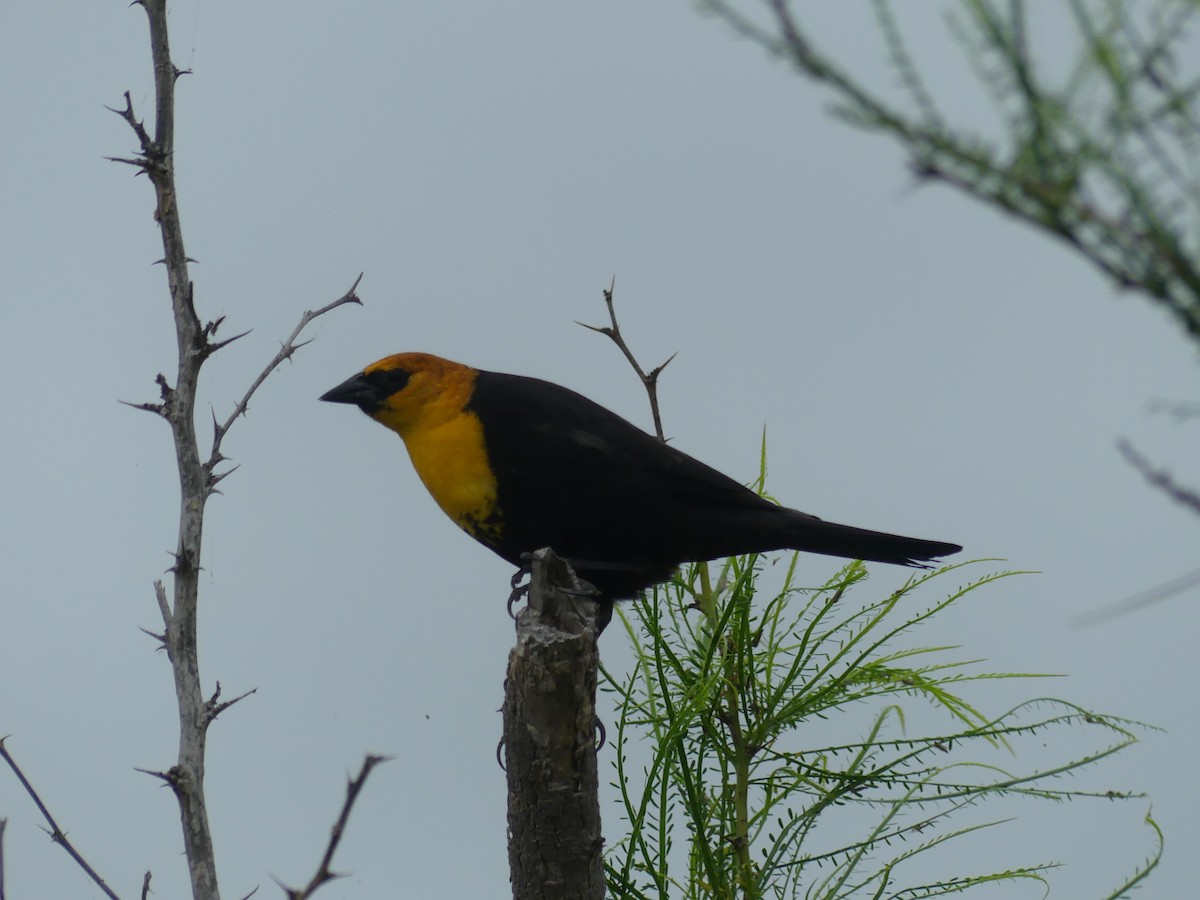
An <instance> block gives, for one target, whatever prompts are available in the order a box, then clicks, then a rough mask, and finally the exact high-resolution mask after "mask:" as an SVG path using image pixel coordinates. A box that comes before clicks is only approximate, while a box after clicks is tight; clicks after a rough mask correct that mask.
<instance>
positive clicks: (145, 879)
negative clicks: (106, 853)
mask: <svg viewBox="0 0 1200 900" xmlns="http://www.w3.org/2000/svg"><path fill="white" fill-rule="evenodd" d="M149 897H150V870H149V869H147V870H146V874H145V875H143V876H142V900H148V898H149ZM0 900H4V898H3V897H0Z"/></svg>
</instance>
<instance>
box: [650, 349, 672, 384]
mask: <svg viewBox="0 0 1200 900" xmlns="http://www.w3.org/2000/svg"><path fill="white" fill-rule="evenodd" d="M678 355H679V351H678V350H676V351H675V352H674V353H672V354H671V355H670V356H668V357H667V361H666V362H665V363H663V364H662V365H660V366H659V367H658V368H656V369H652V370H651V372H650V374H649V375H647V376H646V377H647V378H649V379H650V380H651V381H653V380H654V379H655V378H658V373H659V372H661V371H662V370H663V369H665V368H666V367H667V366H669V365H670V364H671V361H672V360H673V359H675V357H677V356H678Z"/></svg>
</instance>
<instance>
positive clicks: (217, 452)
mask: <svg viewBox="0 0 1200 900" xmlns="http://www.w3.org/2000/svg"><path fill="white" fill-rule="evenodd" d="M360 281H362V274H361V273H360V274H359V276H358V277H357V278H355V279H354V284H352V285H350V290H348V291H346V293H344V294H343V295H342V296H341V297H339V298H338V299H336V300H334V301H333V302H332V303H330V304H328V305H327V306H322V307H321V308H320V309H318V310H315V311H313V310H310V311H308V312H306V313H305V314H304V315H302V316H301V317H300V324H298V325H297V326H296V327H295V328H294V329H293V330H292V333H291V334H290V335H288V338H287V340H285V341H284V342H283V344H282V346H280V348H279V352H278V353H276V354H275V356H274V358H273V359H272V360H271V361H270V362H269V363H267V365H266V368H264V369H263V370H262V371H261V372H260V373H259V374H258V377H257V378H255V379H254V381H253V382H252V383H251V384H250V387H249V389H247V391H246V393H245V395H244V396H243V397H242V399H241V400H239V401H238V402H237V405H236V406H234V408H233V412H231V413H230V414H229V418H227V419H226V420H225V421H224V423H222V424H220V425H218V426H217V427H216V428H215V429H214V431H213V445H212V453H211V454H209V457H208V467H209V471H210V473H211V470H212V467H213V466H215V465H216V464H217V463H218V462H220V461H221V459H222V458H223V457H222V456H221V441H223V440H224V439H225V435H226V434H228V433H229V429H230V428H232V427H233V423H234V422H235V421H237V418H238V416H244V415H245V414H246V410H247V409H248V408H249V405H250V398H251V397H253V396H254V392H255V391H257V390H258V389H259V387H260V386H261V385H262V383H263V382H264V381H266V380H267V378H268V377H269V376H270V374H271V373H272V372H274V371H275V369H277V368H278V367H279V366H280V364H281V363H283V361H284V360H287V359H291V358H292V355H293V354H294V353H295V352H296V351H297V350H299V349H300V348H301V347H303V346H304V345H305V344H307V343H308V341H301V342H300V343H298V344H297V343H296V338H298V337H299V336H300V333H301V332H302V331H304V329H305V328H307V327H308V325H309V323H310V322H312V321H313V320H314V319H318V318H320V317H321V316H323V315H325V314H326V313H327V312H331V311H332V310H335V309H337V308H338V307H339V306H345V305H346V304H347V303H357V304H358V305H360V306H361V305H362V300H360V299H359V297H358V295H357V294H356V293H355V289H356V288H357V287H358V283H359V282H360ZM214 330H215V329H214ZM237 337H242V335H238V336H237ZM234 340H237V338H236V337H235V338H230V339H229V340H228V341H224V342H222V343H221V344H217V345H213V346H214V348H219V347H222V346H225V345H226V344H229V343H230V341H234ZM229 474H230V472H225V473H223V474H221V475H218V476H214V477H215V480H212V479H210V485H216V483H217V481H220V480H221V479H222V478H225V477H226V476H228V475H229Z"/></svg>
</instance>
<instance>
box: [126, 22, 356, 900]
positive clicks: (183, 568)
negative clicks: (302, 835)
mask: <svg viewBox="0 0 1200 900" xmlns="http://www.w3.org/2000/svg"><path fill="white" fill-rule="evenodd" d="M136 5H139V6H141V7H142V8H143V9H144V10H145V11H146V17H147V20H148V22H149V27H150V50H151V55H152V58H153V62H154V88H155V91H154V128H153V133H151V131H150V130H149V129H147V128H146V127H145V126H144V125H143V123H142V121H141V120H140V119H139V118H138V117H137V114H136V112H135V111H134V108H133V102H132V100H131V99H130V96H129V93H128V92H126V93H125V105H124V108H123V109H115V110H114V112H116V113H117V114H118V115H119V116H120V117H121V118H122V119H123V120H124V121H125V122H126V123H127V124H128V125H129V127H130V128H131V129H132V131H133V133H134V135H135V137H136V138H137V142H138V151H137V155H136V157H135V158H132V159H124V158H123V159H117V160H116V161H118V162H121V163H125V164H130V165H134V166H137V167H138V168H139V169H140V171H141V172H142V173H144V174H145V175H146V176H147V177H148V178H149V180H150V183H151V184H152V185H153V187H154V193H155V213H154V217H155V220H156V221H157V222H158V224H159V230H160V232H161V236H162V243H163V256H162V259H161V260H160V261H161V262H162V263H163V265H164V267H165V268H166V272H167V286H168V290H169V292H170V296H171V310H172V314H173V319H174V322H175V338H176V345H177V350H178V365H177V368H176V373H175V381H174V384H171V383H170V382H169V381H168V379H167V378H166V377H165V376H164V375H161V374H160V375H159V376H158V377H157V379H156V381H157V383H158V386H159V391H160V396H161V400H160V402H157V403H141V404H131V405H134V406H136V408H138V409H143V410H146V411H148V412H153V413H155V414H156V415H159V416H161V417H162V418H163V419H164V420H166V422H167V423H168V424H169V425H170V428H171V434H172V437H173V439H174V445H175V459H176V465H177V469H178V474H179V487H180V497H179V500H180V505H179V534H178V539H177V543H176V549H175V552H174V563H173V565H172V566H171V569H170V572H171V576H172V597H171V599H170V600H168V597H167V591H166V588H165V587H164V585H163V584H162V582H160V581H158V582H155V585H154V593H155V598H156V601H157V603H158V607H159V612H160V614H161V615H162V620H163V625H164V630H163V635H162V643H163V646H164V647H165V649H166V651H167V656H168V658H169V659H170V661H171V670H172V673H173V676H174V679H175V695H176V700H177V705H178V713H179V754H178V760H177V762H176V763H175V765H173V766H171V768H170V769H169V770H168V771H166V772H159V773H154V774H156V775H157V777H160V778H162V779H163V780H164V781H166V783H167V784H169V785H170V786H171V788H172V790H173V791H174V792H175V797H176V799H177V801H178V803H179V813H180V820H181V824H182V828H183V839H184V853H185V855H186V857H187V861H188V870H189V875H190V879H191V884H192V895H193V898H194V900H220V891H219V889H218V884H217V870H216V860H215V856H214V853H213V842H212V833H211V830H210V827H209V821H208V812H207V808H206V805H205V797H204V766H205V746H206V737H207V731H208V726H209V725H210V724H211V723H212V721H213V720H214V719H215V718H216V716H217V715H219V714H220V713H221V712H222V711H224V710H225V709H228V708H229V707H230V706H231V705H232V704H233V703H236V702H237V701H238V700H240V699H242V697H244V696H246V695H245V694H243V695H242V697H237V698H235V699H234V700H231V701H226V702H224V703H218V702H217V698H218V696H219V689H218V694H214V696H213V697H212V698H211V699H208V698H206V697H205V696H204V692H203V690H202V683H201V678H200V663H199V656H198V652H197V644H196V633H197V614H198V599H199V583H200V559H201V543H202V537H203V531H204V507H205V503H206V501H207V500H208V498H209V497H210V496H212V494H214V493H216V485H217V484H218V483H219V482H220V481H221V479H222V478H225V477H226V476H228V475H229V474H230V472H228V471H226V472H223V473H219V474H218V473H214V471H213V469H214V467H215V466H216V465H217V464H218V463H220V462H221V461H223V460H224V457H223V456H222V455H221V441H222V439H223V438H224V437H225V435H226V434H227V433H228V431H229V429H230V427H232V424H233V422H234V420H235V419H236V418H237V417H238V416H240V415H243V414H244V413H245V412H246V408H247V406H248V404H249V402H250V398H251V397H252V396H253V395H254V393H255V391H257V390H258V388H259V386H260V385H261V384H262V383H263V381H265V380H266V378H267V377H268V376H269V375H270V374H271V373H272V372H273V371H274V370H275V369H276V368H277V367H278V366H279V365H280V363H282V362H283V360H285V359H290V358H291V357H292V355H293V354H294V353H295V352H296V350H297V349H299V347H301V346H303V344H298V343H296V338H297V337H298V336H299V334H300V333H301V332H302V331H303V330H304V328H305V327H306V326H307V325H308V324H309V323H310V322H311V321H312V320H313V319H316V318H317V317H319V316H321V315H324V314H325V313H327V312H329V311H331V310H333V309H336V308H337V307H338V306H342V305H344V304H346V303H357V302H359V300H358V298H357V296H355V293H354V288H355V287H357V285H358V280H357V279H356V280H355V282H354V286H353V287H351V289H350V290H349V291H348V292H347V293H346V294H345V295H343V296H342V297H341V298H339V299H338V300H336V301H334V302H333V303H330V304H329V305H328V306H326V307H323V308H322V309H319V310H317V311H315V312H306V313H305V314H304V316H303V317H302V318H301V320H300V324H299V325H297V327H296V329H295V330H294V331H293V332H292V335H291V336H290V337H289V338H288V339H287V341H285V342H284V344H283V346H282V347H281V349H280V351H279V353H278V354H276V356H275V358H274V359H273V360H272V361H271V362H269V363H268V364H267V366H266V368H265V369H263V371H262V372H261V373H260V374H259V376H258V377H257V378H256V379H255V380H254V382H253V383H252V384H251V385H250V388H249V389H248V390H247V391H246V393H245V395H244V396H243V397H242V399H241V400H240V401H239V402H238V403H237V404H236V406H235V407H234V411H233V413H232V414H231V415H230V417H229V418H228V419H227V420H226V421H225V422H224V423H220V424H219V423H217V422H216V421H215V418H214V422H213V445H212V451H211V453H210V454H209V456H208V458H207V459H206V460H202V459H201V456H200V450H199V445H198V442H197V439H196V422H195V418H196V417H195V412H196V386H197V383H198V381H199V377H200V369H201V367H202V366H203V364H204V362H205V360H207V359H208V358H209V357H210V356H212V355H213V354H214V353H216V351H218V350H220V349H221V348H222V347H227V346H228V345H229V344H230V343H232V342H233V341H235V340H237V339H238V338H240V337H242V336H243V335H241V334H239V335H235V336H234V337H232V338H228V339H224V340H216V334H217V331H218V329H219V328H220V326H221V324H222V322H223V321H224V319H223V317H222V318H218V319H216V320H214V321H211V322H208V323H207V324H202V323H201V320H200V318H199V316H198V315H197V314H196V306H195V290H194V285H193V283H192V279H191V275H190V272H189V269H188V265H189V263H190V262H192V260H191V259H190V258H189V257H188V255H187V253H186V252H185V249H184V241H183V228H182V225H181V220H180V212H179V200H178V195H177V192H176V185H175V82H176V80H177V79H178V77H179V76H180V75H181V74H183V73H182V72H181V71H180V70H179V69H177V68H176V67H175V65H174V64H173V63H172V62H171V49H170V43H169V39H168V29H167V0H137V2H136ZM361 277H362V276H361V275H360V276H359V279H361ZM156 637H157V636H156ZM249 693H253V691H251V692H249ZM146 890H148V883H147V884H146V885H145V886H144V888H143V892H145V891H146Z"/></svg>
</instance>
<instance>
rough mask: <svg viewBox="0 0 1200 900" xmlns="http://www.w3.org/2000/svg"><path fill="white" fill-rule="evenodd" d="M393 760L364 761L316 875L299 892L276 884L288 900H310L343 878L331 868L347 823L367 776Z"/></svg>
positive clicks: (370, 758)
mask: <svg viewBox="0 0 1200 900" xmlns="http://www.w3.org/2000/svg"><path fill="white" fill-rule="evenodd" d="M392 758H393V757H391V756H376V755H374V754H370V755H368V756H367V757H366V758H365V759H364V760H363V764H362V768H361V769H359V770H358V774H357V775H356V776H355V777H354V778H352V779H350V781H349V782H348V783H347V784H346V801H345V802H344V803H343V804H342V811H341V813H340V814H339V815H338V817H337V821H336V822H334V823H333V828H332V829H330V832H329V843H328V844H327V845H326V847H325V855H324V856H323V857H321V864H320V866H318V867H317V871H316V874H315V875H313V877H312V878H311V879H310V880H309V882H308V884H306V885H305V886H304V887H302V888H300V889H299V890H297V889H295V888H289V887H287V886H286V885H284V884H282V883H280V882H276V883H278V884H279V886H280V887H281V888H283V892H284V893H285V894H286V895H287V898H288V900H308V898H309V897H311V896H312V895H313V894H314V893H316V891H317V889H318V888H320V887H321V885H323V884H327V883H328V882H330V881H333V880H334V879H335V878H341V877H342V876H341V874H339V873H337V872H333V871H331V870H330V868H329V866H330V864H331V863H332V862H333V854H335V853H336V852H337V848H338V844H339V843H340V842H341V840H342V834H343V832H345V830H346V823H347V822H349V821H350V812H351V810H353V809H354V802H355V801H356V800H357V799H358V794H359V792H360V791H361V790H362V788H363V785H364V784H365V783H366V781H367V776H368V775H370V774H371V770H372V769H374V768H375V767H376V766H377V765H379V764H380V763H382V762H387V761H389V760H390V759H392Z"/></svg>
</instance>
